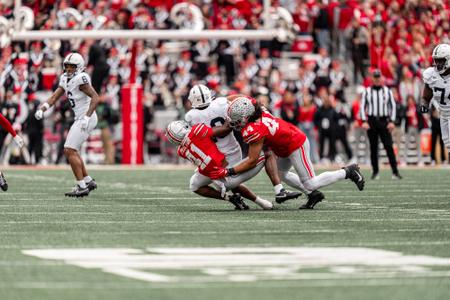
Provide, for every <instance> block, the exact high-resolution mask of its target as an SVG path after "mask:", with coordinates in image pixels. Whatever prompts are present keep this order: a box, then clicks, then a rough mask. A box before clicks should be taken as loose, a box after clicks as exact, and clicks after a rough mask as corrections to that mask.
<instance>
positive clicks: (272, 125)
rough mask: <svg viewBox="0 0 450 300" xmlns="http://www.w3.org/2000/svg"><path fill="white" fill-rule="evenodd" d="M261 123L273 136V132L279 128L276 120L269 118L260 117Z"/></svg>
mask: <svg viewBox="0 0 450 300" xmlns="http://www.w3.org/2000/svg"><path fill="white" fill-rule="evenodd" d="M262 122H263V124H264V125H266V127H267V129H269V132H270V134H271V135H274V134H275V132H276V131H277V130H278V128H279V127H280V124H278V122H277V121H276V120H274V119H271V118H267V117H262Z"/></svg>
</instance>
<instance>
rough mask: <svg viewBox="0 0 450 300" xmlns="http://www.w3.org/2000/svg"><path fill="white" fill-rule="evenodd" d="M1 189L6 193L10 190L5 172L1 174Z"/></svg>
mask: <svg viewBox="0 0 450 300" xmlns="http://www.w3.org/2000/svg"><path fill="white" fill-rule="evenodd" d="M0 188H1V189H2V191H4V192H6V191H7V190H8V183H7V182H6V179H5V175H3V172H0Z"/></svg>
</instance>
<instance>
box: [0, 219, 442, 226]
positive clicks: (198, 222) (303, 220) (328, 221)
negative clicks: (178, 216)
mask: <svg viewBox="0 0 450 300" xmlns="http://www.w3.org/2000/svg"><path fill="white" fill-rule="evenodd" d="M386 221H389V222H417V221H420V222H422V221H423V222H441V221H450V218H445V219H436V218H427V219H418V218H411V219H408V218H402V219H388V218H386V219H370V221H368V220H367V219H345V220H339V222H341V223H345V222H364V223H371V222H386ZM282 222H283V223H284V222H286V223H290V222H301V223H312V222H314V223H335V222H337V220H330V219H263V220H241V219H236V220H176V221H161V220H123V221H103V220H93V221H85V220H80V221H64V223H63V224H224V223H239V224H242V223H245V224H253V223H282ZM7 224H58V225H61V224H62V223H61V221H47V220H39V221H4V222H0V225H7Z"/></svg>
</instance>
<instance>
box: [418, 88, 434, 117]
mask: <svg viewBox="0 0 450 300" xmlns="http://www.w3.org/2000/svg"><path fill="white" fill-rule="evenodd" d="M431 99H433V90H432V89H431V88H430V86H429V85H428V84H425V87H424V88H423V92H422V101H421V103H420V112H421V113H427V112H429V111H430V102H431Z"/></svg>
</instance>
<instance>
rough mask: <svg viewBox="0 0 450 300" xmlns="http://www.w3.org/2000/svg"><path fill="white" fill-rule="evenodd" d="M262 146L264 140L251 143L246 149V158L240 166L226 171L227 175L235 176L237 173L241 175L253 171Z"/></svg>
mask: <svg viewBox="0 0 450 300" xmlns="http://www.w3.org/2000/svg"><path fill="white" fill-rule="evenodd" d="M263 146H264V138H261V139H259V140H258V141H256V142H254V143H251V144H250V145H249V148H248V157H247V159H245V160H243V161H242V162H241V163H240V164H238V165H237V166H235V167H233V168H229V169H227V171H228V172H227V173H228V175H235V174H239V173H243V172H245V171H248V170H250V169H253V168H254V167H256V165H257V164H258V159H259V157H260V155H261V151H262V149H263Z"/></svg>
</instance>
